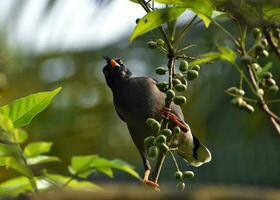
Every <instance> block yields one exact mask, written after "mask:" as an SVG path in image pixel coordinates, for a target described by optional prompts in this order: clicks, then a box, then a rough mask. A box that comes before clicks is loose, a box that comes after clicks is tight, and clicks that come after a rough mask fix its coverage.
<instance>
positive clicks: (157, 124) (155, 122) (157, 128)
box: [151, 121, 160, 132]
mask: <svg viewBox="0 0 280 200" xmlns="http://www.w3.org/2000/svg"><path fill="white" fill-rule="evenodd" d="M151 128H152V129H153V130H154V131H155V132H158V131H159V129H160V123H159V122H157V121H154V122H153V123H152V124H151Z"/></svg>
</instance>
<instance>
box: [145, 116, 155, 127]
mask: <svg viewBox="0 0 280 200" xmlns="http://www.w3.org/2000/svg"><path fill="white" fill-rule="evenodd" d="M154 122H156V120H155V119H154V118H147V119H146V124H147V125H148V126H149V127H151V126H152V123H154Z"/></svg>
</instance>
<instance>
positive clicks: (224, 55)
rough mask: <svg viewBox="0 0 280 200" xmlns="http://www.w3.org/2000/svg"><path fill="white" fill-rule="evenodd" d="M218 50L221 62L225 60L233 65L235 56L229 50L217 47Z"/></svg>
mask: <svg viewBox="0 0 280 200" xmlns="http://www.w3.org/2000/svg"><path fill="white" fill-rule="evenodd" d="M218 49H219V51H220V59H221V60H225V61H228V62H230V63H234V61H235V57H236V55H235V53H234V52H233V51H232V50H231V49H230V48H227V47H222V46H220V47H218Z"/></svg>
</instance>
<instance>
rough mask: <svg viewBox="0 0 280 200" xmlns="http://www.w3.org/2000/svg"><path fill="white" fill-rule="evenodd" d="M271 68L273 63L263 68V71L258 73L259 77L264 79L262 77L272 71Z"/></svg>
mask: <svg viewBox="0 0 280 200" xmlns="http://www.w3.org/2000/svg"><path fill="white" fill-rule="evenodd" d="M271 68H272V62H269V63H266V65H265V66H264V67H262V68H261V70H258V71H257V74H258V76H259V77H262V75H263V74H264V73H265V72H267V71H268V70H270V69H271Z"/></svg>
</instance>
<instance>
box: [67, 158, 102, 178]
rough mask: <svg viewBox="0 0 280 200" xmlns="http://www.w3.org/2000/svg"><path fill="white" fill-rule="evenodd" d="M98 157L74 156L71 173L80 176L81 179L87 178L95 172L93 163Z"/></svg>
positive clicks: (70, 168)
mask: <svg viewBox="0 0 280 200" xmlns="http://www.w3.org/2000/svg"><path fill="white" fill-rule="evenodd" d="M97 158H98V155H86V156H73V157H72V159H71V166H70V167H68V169H69V172H70V173H71V174H72V175H74V174H78V175H79V177H81V178H87V177H88V176H89V175H90V174H91V173H92V172H93V171H94V169H92V167H91V162H92V160H94V159H97Z"/></svg>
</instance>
